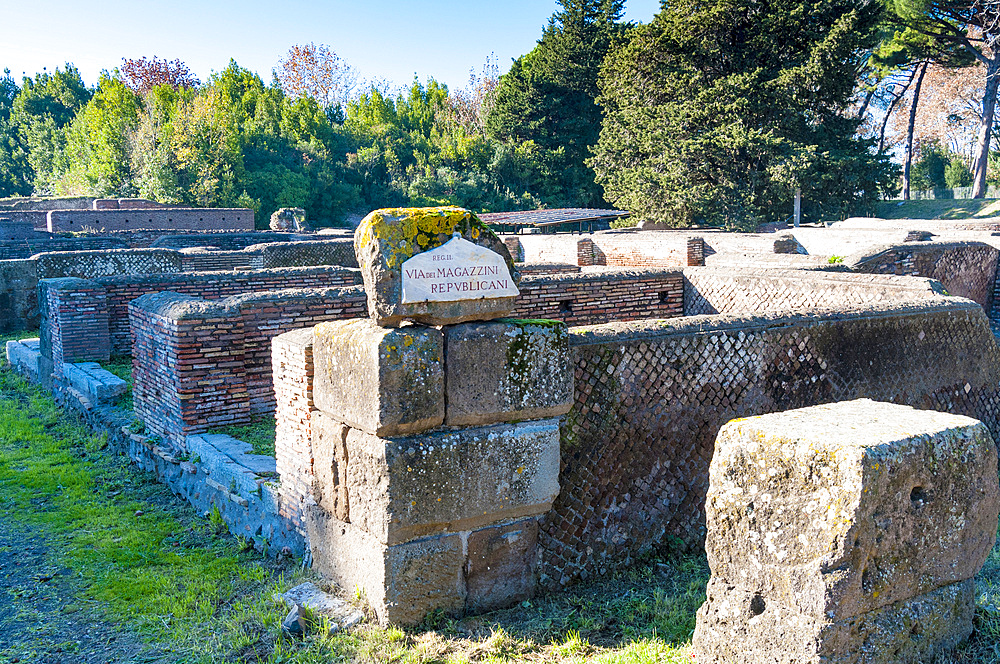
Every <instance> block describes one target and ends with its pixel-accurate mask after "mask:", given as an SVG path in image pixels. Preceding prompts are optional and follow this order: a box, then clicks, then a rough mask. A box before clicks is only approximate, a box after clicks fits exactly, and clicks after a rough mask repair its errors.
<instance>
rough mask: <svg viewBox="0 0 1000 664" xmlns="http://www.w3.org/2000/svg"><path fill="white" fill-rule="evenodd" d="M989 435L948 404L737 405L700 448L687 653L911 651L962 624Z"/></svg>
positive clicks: (882, 654)
mask: <svg viewBox="0 0 1000 664" xmlns="http://www.w3.org/2000/svg"><path fill="white" fill-rule="evenodd" d="M998 509H1000V503H998V489H997V451H996V447H995V445H994V443H993V439H992V438H991V437H990V434H989V431H988V430H987V428H986V427H985V426H984V425H983V424H982V423H981V422H979V421H977V420H973V419H971V418H968V417H963V416H961V415H950V414H945V413H937V412H933V411H919V410H915V409H913V408H910V407H907V406H898V405H894V404H888V403H879V402H874V401H869V400H867V399H859V400H857V401H851V402H841V403H836V404H829V405H822V406H812V407H809V408H803V409H799V410H792V411H787V412H784V413H774V414H770V415H761V416H758V417H752V418H747V419H742V420H741V419H737V420H733V421H732V422H730V423H728V424H727V425H725V426H724V427H723V428H722V431H720V433H719V437H718V440H717V441H716V448H715V456H714V457H713V459H712V466H711V478H710V484H709V491H708V498H707V502H706V512H707V521H708V534H707V539H706V550H707V553H708V561H709V566H710V567H711V570H712V578H711V580H710V581H709V585H708V598H707V600H706V602H705V604H704V605H703V606H702V607H701V609H700V610H699V611H698V621H697V627H696V629H695V635H694V648H695V652H696V657H697V659H698V661H699V662H701V661H706V662H717V663H719V664H725V663H730V662H732V663H736V662H740V663H748V664H749V663H757V662H768V663H772V662H773V663H788V664H792V663H793V662H794V663H796V664H801V663H803V662H817V663H818V662H830V663H834V662H838V663H839V662H843V663H847V662H852V663H853V662H872V663H874V662H880V663H881V662H884V663H886V664H889V663H893V664H897V663H900V662H923V661H929V660H930V659H933V657H934V656H935V655H936V654H937V653H939V652H946V651H948V650H949V649H951V648H953V647H955V646H956V645H957V644H958V643H959V642H960V641H962V640H963V639H965V638H966V637H967V636H968V635H969V634H970V633H971V632H972V616H973V609H974V602H973V581H972V578H973V576H975V574H976V573H977V572H978V571H979V569H980V567H981V566H982V564H983V562H984V561H985V560H986V556H987V555H988V554H989V551H990V549H991V548H992V547H993V544H994V540H995V537H996V531H997V514H998Z"/></svg>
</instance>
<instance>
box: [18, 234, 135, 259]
mask: <svg viewBox="0 0 1000 664" xmlns="http://www.w3.org/2000/svg"><path fill="white" fill-rule="evenodd" d="M97 249H128V244H127V243H126V242H125V241H124V240H121V239H119V238H113V237H49V234H48V233H45V236H44V237H36V238H26V239H16V240H14V239H12V240H0V260H14V259H19V258H30V257H32V256H34V255H35V254H40V253H42V252H52V251H93V250H97Z"/></svg>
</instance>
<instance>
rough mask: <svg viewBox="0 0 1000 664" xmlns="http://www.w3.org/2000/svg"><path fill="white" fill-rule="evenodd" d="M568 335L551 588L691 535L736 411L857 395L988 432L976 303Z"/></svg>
mask: <svg viewBox="0 0 1000 664" xmlns="http://www.w3.org/2000/svg"><path fill="white" fill-rule="evenodd" d="M570 340H571V341H570V343H571V345H572V348H573V350H574V358H575V360H574V361H575V363H576V367H575V372H576V374H575V376H576V397H575V398H576V402H575V404H574V406H573V409H572V410H571V411H570V413H569V415H568V416H567V417H566V421H565V423H564V425H563V429H562V443H561V447H562V469H561V473H560V487H561V492H560V494H559V497H558V498H557V500H556V504H555V506H554V507H553V510H552V511H551V512H550V513H549V514H548V515H546V516H545V517H543V519H542V523H541V528H540V531H539V548H540V553H539V555H540V568H539V569H540V578H539V583H540V585H541V586H542V587H546V588H549V589H555V588H559V587H562V586H564V585H566V584H568V583H572V582H574V581H577V580H581V579H586V578H589V577H591V576H593V575H595V574H603V573H605V572H607V571H610V570H612V569H615V568H619V567H622V566H626V565H628V564H630V563H632V562H634V561H635V560H636V559H637V558H639V557H641V556H642V555H643V554H645V553H647V552H649V551H651V550H654V549H655V548H657V547H659V546H662V545H677V544H682V545H686V546H689V547H695V546H699V545H700V543H701V541H702V538H703V536H704V499H705V492H706V490H707V486H708V467H709V463H710V461H711V458H712V452H713V445H714V440H715V437H716V434H717V433H718V431H719V428H720V427H721V426H722V424H724V423H725V422H727V421H729V420H731V419H733V418H736V417H745V416H748V415H756V414H760V413H766V412H773V411H780V410H786V409H790V408H799V407H803V406H807V405H812V404H819V403H827V402H832V401H841V400H849V399H856V398H859V397H867V398H871V399H878V400H882V401H890V402H894V403H901V404H909V405H913V406H915V407H918V408H922V409H935V410H942V411H947V412H951V413H959V414H964V415H969V416H971V417H975V418H978V419H981V420H983V421H984V422H985V423H986V424H987V425H988V426H989V427H990V430H991V431H992V432H993V435H994V436H996V435H997V434H998V433H1000V427H998V424H1000V420H998V409H1000V395H998V394H997V390H996V385H997V384H998V381H1000V351H998V347H997V344H996V341H995V339H994V337H993V334H992V332H991V331H990V328H989V325H988V321H987V319H986V317H985V316H984V314H983V311H982V309H981V308H980V307H978V306H977V305H974V304H972V303H969V302H963V301H961V300H954V299H950V298H945V297H940V296H936V295H935V296H932V297H928V298H925V299H923V300H911V301H909V302H900V303H891V304H882V305H873V306H868V307H845V308H844V310H842V311H839V312H837V311H826V312H822V311H817V312H815V313H801V314H792V315H784V316H782V315H780V314H767V313H765V314H760V315H751V313H750V312H745V313H744V314H742V315H714V316H694V317H691V318H685V319H680V320H677V321H676V322H675V321H643V322H639V323H612V324H608V325H603V326H598V327H593V328H582V329H581V328H577V329H574V330H571V335H570Z"/></svg>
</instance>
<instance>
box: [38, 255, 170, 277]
mask: <svg viewBox="0 0 1000 664" xmlns="http://www.w3.org/2000/svg"><path fill="white" fill-rule="evenodd" d="M31 258H32V260H34V261H35V263H36V264H37V266H38V278H39V279H56V278H59V277H79V278H81V279H92V278H94V277H104V276H109V275H114V274H162V273H173V272H180V271H181V270H182V269H183V263H182V260H181V254H179V253H178V252H176V251H170V250H168V249H112V250H109V251H60V252H46V253H41V254H35V255H34V256H32V257H31Z"/></svg>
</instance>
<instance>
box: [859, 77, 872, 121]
mask: <svg viewBox="0 0 1000 664" xmlns="http://www.w3.org/2000/svg"><path fill="white" fill-rule="evenodd" d="M875 88H876V86H874V85H873V86H872V87H871V88H870V89H869V90H868V92H867V94H865V100H864V101H863V102H861V108H859V109H858V120H860V119H861V118H863V117H865V113H866V112H867V111H868V106H870V105H871V103H872V97H874V96H875Z"/></svg>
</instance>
